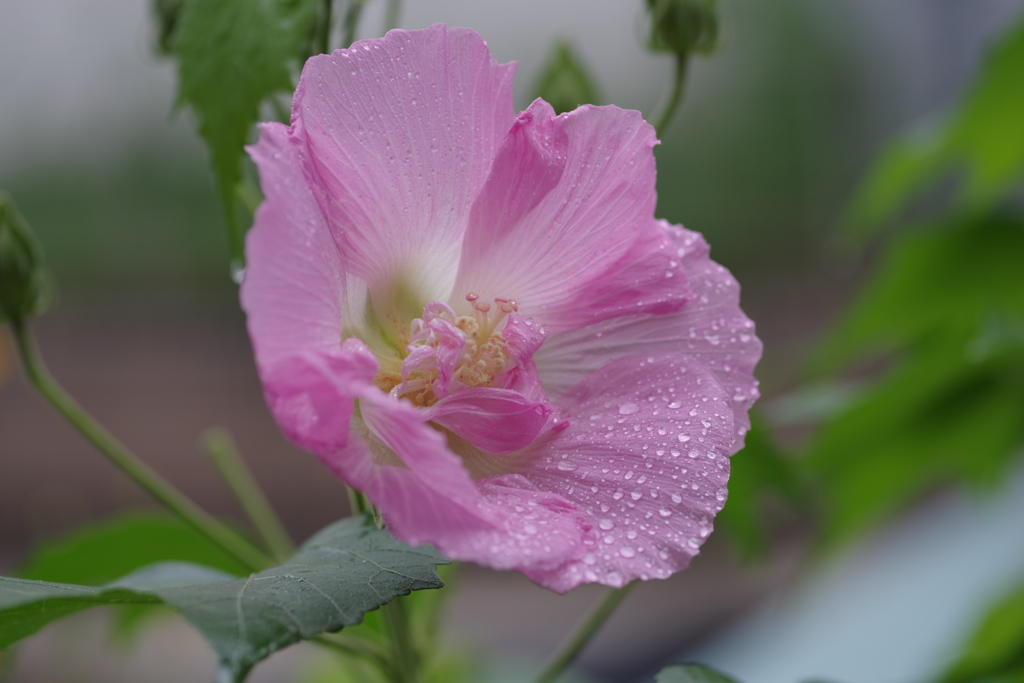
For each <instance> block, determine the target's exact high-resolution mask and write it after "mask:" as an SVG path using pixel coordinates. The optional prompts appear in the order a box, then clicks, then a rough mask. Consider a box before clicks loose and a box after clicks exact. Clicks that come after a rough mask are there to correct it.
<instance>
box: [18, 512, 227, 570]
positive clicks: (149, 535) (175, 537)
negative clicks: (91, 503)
mask: <svg viewBox="0 0 1024 683" xmlns="http://www.w3.org/2000/svg"><path fill="white" fill-rule="evenodd" d="M170 561H178V562H191V563H194V564H200V565H204V566H207V567H212V568H214V569H219V570H221V571H224V572H227V573H228V574H233V575H235V576H243V575H245V574H246V573H247V570H246V568H245V567H244V566H243V565H242V564H241V563H239V562H238V560H236V559H235V558H234V557H233V556H232V555H229V554H227V553H225V552H224V551H223V550H222V549H221V548H220V546H218V545H216V544H215V543H213V541H211V540H210V539H209V538H208V537H207V536H205V535H204V534H201V533H199V532H197V531H195V530H194V529H193V528H192V527H190V526H188V525H187V524H185V523H184V522H181V521H179V520H178V519H176V518H174V517H168V516H165V515H158V514H153V513H135V514H130V515H125V516H122V517H118V518H116V519H113V520H110V521H106V522H102V523H99V524H94V525H92V526H88V527H86V528H84V529H79V530H78V531H76V532H75V533H74V534H72V535H70V536H68V537H66V538H62V539H60V540H57V541H53V542H50V543H47V544H45V545H43V546H42V547H41V548H38V549H37V550H35V552H33V554H32V556H31V557H30V558H29V560H28V562H27V563H26V564H25V565H23V566H22V567H21V568H20V569H19V570H18V576H19V577H20V578H23V579H33V580H36V581H49V582H52V583H77V584H83V585H86V586H101V585H103V584H106V583H110V582H111V581H113V580H115V579H116V578H118V577H121V576H124V575H125V574H128V573H129V572H132V571H134V570H136V569H139V568H141V567H145V566H147V565H150V564H155V563H157V562H170Z"/></svg>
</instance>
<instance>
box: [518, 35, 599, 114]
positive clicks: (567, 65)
mask: <svg viewBox="0 0 1024 683" xmlns="http://www.w3.org/2000/svg"><path fill="white" fill-rule="evenodd" d="M534 93H535V96H536V97H540V98H541V99H543V100H545V101H546V102H548V103H549V104H550V105H551V106H552V107H553V108H554V110H555V113H556V114H561V113H563V112H567V111H572V110H573V109H575V108H576V107H578V106H580V105H581V104H600V101H599V98H598V96H597V88H596V86H595V85H594V80H593V79H592V78H591V76H590V74H589V73H587V69H586V67H584V66H583V63H582V62H581V61H580V59H579V58H578V57H577V56H576V53H575V51H574V50H573V47H572V44H571V43H569V42H568V41H565V40H559V41H557V42H556V43H555V45H554V48H553V49H552V52H551V57H549V58H548V62H547V65H546V66H545V67H544V71H543V72H541V75H540V79H539V80H538V81H537V87H536V88H535V89H534Z"/></svg>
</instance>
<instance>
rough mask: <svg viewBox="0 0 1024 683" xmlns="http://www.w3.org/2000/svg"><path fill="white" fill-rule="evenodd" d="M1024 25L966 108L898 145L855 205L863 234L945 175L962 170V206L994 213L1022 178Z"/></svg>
mask: <svg viewBox="0 0 1024 683" xmlns="http://www.w3.org/2000/svg"><path fill="white" fill-rule="evenodd" d="M1021 121H1024V21H1022V22H1019V23H1018V24H1017V25H1016V27H1014V28H1013V29H1012V30H1011V31H1010V32H1009V33H1008V34H1007V35H1006V36H1004V37H1003V39H1002V40H1000V41H999V42H998V43H997V44H996V45H995V47H994V48H993V49H992V51H991V52H990V54H989V56H988V59H987V60H986V62H985V65H984V67H983V69H982V72H981V74H980V76H979V77H978V79H977V81H976V82H975V83H974V85H973V87H971V89H970V90H969V91H968V93H967V96H966V97H965V99H964V100H963V101H962V102H961V104H960V106H959V107H958V108H957V109H956V110H955V111H954V112H953V113H952V114H951V115H950V116H948V117H947V118H946V120H945V121H944V122H943V123H942V124H941V125H938V126H934V127H931V128H930V129H929V130H927V131H924V132H918V133H917V134H915V135H911V136H907V137H905V138H902V139H898V140H896V141H895V142H894V143H893V144H892V146H891V147H890V148H889V150H888V151H887V152H886V153H884V154H883V155H882V156H881V158H880V159H879V161H878V162H877V163H876V165H875V167H874V168H873V169H872V170H871V172H870V173H869V174H868V177H867V180H866V181H865V182H864V184H863V186H862V188H861V190H860V192H859V193H858V195H857V196H856V198H855V199H854V201H853V203H852V205H851V209H850V212H849V215H848V216H847V223H848V226H849V227H850V228H852V229H854V230H856V231H859V232H860V233H861V234H866V232H867V231H868V230H870V229H872V228H874V227H877V226H878V225H879V224H880V223H881V222H883V221H884V220H886V219H887V218H890V217H891V216H892V215H893V214H895V213H896V212H897V211H898V210H899V209H900V208H901V207H903V206H904V205H905V204H906V203H907V202H908V201H909V200H910V199H912V198H913V197H914V196H915V195H916V194H917V193H918V192H919V191H921V190H922V189H924V188H925V187H926V186H927V185H928V184H929V183H931V182H932V181H933V180H935V179H936V178H937V177H938V176H940V175H941V174H943V173H945V172H947V171H950V170H961V171H963V173H964V175H963V179H962V184H961V187H960V191H959V193H958V194H957V196H956V201H957V202H958V203H959V204H960V205H961V206H966V207H969V208H973V209H982V210H984V209H985V208H988V207H990V206H991V205H992V204H993V202H996V201H997V200H998V199H999V198H1000V197H1002V196H1003V195H1004V194H1005V193H1006V192H1007V190H1009V189H1011V188H1012V187H1014V186H1015V185H1016V184H1017V183H1018V182H1019V181H1020V180H1021V179H1022V177H1024V127H1022V126H1021Z"/></svg>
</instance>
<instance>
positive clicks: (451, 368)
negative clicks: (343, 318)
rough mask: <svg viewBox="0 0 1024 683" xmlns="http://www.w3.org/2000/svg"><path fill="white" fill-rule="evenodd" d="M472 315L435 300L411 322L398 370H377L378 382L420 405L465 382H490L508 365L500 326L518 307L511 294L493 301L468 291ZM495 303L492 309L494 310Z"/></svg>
mask: <svg viewBox="0 0 1024 683" xmlns="http://www.w3.org/2000/svg"><path fill="white" fill-rule="evenodd" d="M466 301H468V302H469V303H470V304H472V307H473V315H471V316H468V315H463V316H459V315H456V314H455V311H454V310H452V308H451V307H450V306H448V305H447V304H445V303H442V302H439V301H432V302H430V303H429V304H427V305H426V307H424V309H423V317H422V318H416V319H414V320H413V321H412V323H411V325H410V327H409V343H408V345H407V347H406V355H405V357H404V359H403V361H402V368H401V374H400V376H399V375H398V374H397V373H395V372H385V371H384V370H383V369H382V370H381V371H380V372H378V373H377V378H376V380H375V383H376V384H377V386H379V387H380V388H381V389H383V390H385V391H389V392H391V393H392V394H394V395H395V396H397V397H400V398H405V399H408V400H410V401H412V402H413V403H414V404H416V405H418V406H421V407H429V406H432V405H434V404H435V403H437V401H438V400H440V399H442V398H444V397H445V396H447V395H448V394H450V393H451V392H452V391H456V390H458V389H459V388H462V387H489V386H492V383H493V382H494V380H495V378H496V377H498V376H499V375H501V374H502V373H503V372H504V371H505V370H506V367H507V366H508V361H509V349H508V343H507V341H506V340H505V338H504V337H503V336H502V333H501V332H500V331H499V330H498V329H497V328H498V326H499V325H500V324H501V323H502V322H503V321H504V320H505V318H506V317H507V316H508V315H509V314H510V313H514V312H516V311H518V310H519V306H518V304H516V302H515V301H514V300H511V299H503V298H496V299H495V300H494V304H495V305H494V306H493V307H492V306H491V304H489V303H487V302H485V301H479V296H477V295H476V294H474V293H469V294H467V295H466ZM492 308H493V311H492Z"/></svg>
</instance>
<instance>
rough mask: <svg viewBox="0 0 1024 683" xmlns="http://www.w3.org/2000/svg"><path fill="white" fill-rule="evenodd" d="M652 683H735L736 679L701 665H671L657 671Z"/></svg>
mask: <svg viewBox="0 0 1024 683" xmlns="http://www.w3.org/2000/svg"><path fill="white" fill-rule="evenodd" d="M654 683H736V679H734V678H730V677H729V676H726V675H725V674H723V673H720V672H718V671H715V670H714V669H712V668H711V667H710V666H705V665H703V664H673V665H672V666H667V667H665V668H664V669H662V670H661V671H659V672H658V675H657V676H655V677H654Z"/></svg>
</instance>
